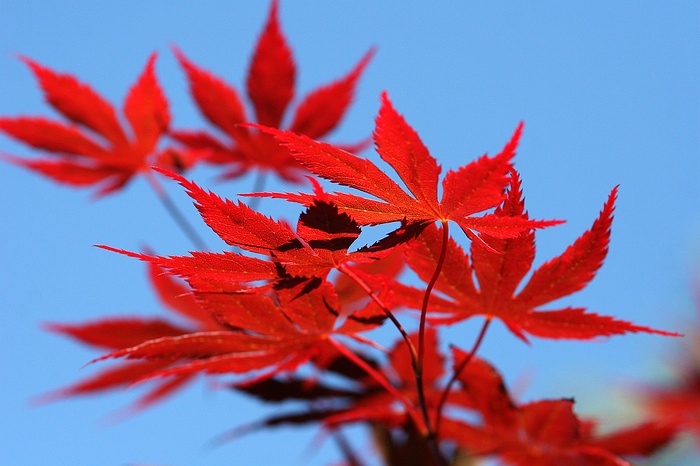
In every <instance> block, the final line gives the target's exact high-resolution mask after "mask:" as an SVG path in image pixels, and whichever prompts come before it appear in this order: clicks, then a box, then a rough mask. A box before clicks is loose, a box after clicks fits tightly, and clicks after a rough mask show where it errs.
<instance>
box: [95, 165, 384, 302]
mask: <svg viewBox="0 0 700 466" xmlns="http://www.w3.org/2000/svg"><path fill="white" fill-rule="evenodd" d="M161 172H162V173H166V174H168V175H169V176H171V177H172V178H173V179H175V180H177V181H178V182H179V183H180V184H181V185H182V186H183V187H185V188H186V189H187V193H188V194H189V195H190V197H191V198H192V199H194V201H195V206H196V207H197V209H198V210H199V212H200V214H201V216H202V218H203V219H204V221H205V223H206V224H207V225H209V227H210V228H211V229H212V230H214V232H215V233H216V234H217V235H219V237H220V238H221V239H222V240H223V241H224V242H226V243H227V244H228V245H230V246H235V247H239V248H241V249H243V250H246V251H249V252H253V253H258V254H264V255H267V256H268V259H261V258H257V257H249V256H245V255H242V254H238V253H234V252H228V251H225V252H222V253H203V252H192V253H191V255H190V256H173V257H163V256H153V255H150V254H141V253H134V252H129V251H124V250H120V249H115V248H111V247H108V246H101V247H102V248H104V249H107V250H111V251H116V252H119V253H122V254H125V255H128V256H131V257H136V258H138V259H141V260H145V261H149V262H152V263H154V264H157V265H158V266H159V267H163V268H165V269H167V270H169V271H170V272H172V273H175V274H177V275H179V276H180V277H182V278H185V279H186V280H187V281H188V282H189V283H190V285H191V286H192V287H193V288H195V289H197V290H199V291H210V292H243V291H242V289H243V288H242V287H245V284H250V283H252V282H259V281H265V282H266V283H265V284H263V285H260V286H259V287H258V288H257V289H256V290H257V291H258V292H264V291H268V290H269V289H270V287H271V286H273V285H274V286H278V287H282V286H286V284H287V283H291V284H293V285H294V284H298V283H299V280H302V281H304V280H306V281H307V282H309V283H308V284H309V285H310V286H313V285H315V284H318V283H320V282H319V279H325V278H326V277H327V275H328V273H329V272H330V271H331V270H333V269H339V270H340V269H343V268H344V267H345V266H346V265H347V264H349V263H358V264H363V263H371V262H374V261H376V260H378V259H380V258H382V257H385V256H387V255H389V254H391V252H392V251H391V250H390V249H382V250H377V251H374V250H372V251H370V250H357V251H348V249H349V248H350V246H351V245H352V244H353V242H354V241H355V240H356V239H357V238H358V237H359V235H360V232H361V229H360V227H359V226H358V225H357V223H356V222H355V221H354V220H353V219H352V218H350V217H349V216H348V215H347V214H344V213H340V212H339V211H338V209H337V207H335V206H334V205H333V204H332V203H329V202H327V201H325V200H323V199H321V198H319V199H317V200H316V201H315V202H314V203H313V204H312V205H310V206H309V207H308V209H306V211H305V212H303V213H302V214H301V215H300V216H299V222H298V225H297V228H296V231H295V230H293V229H292V228H291V227H290V226H289V225H288V224H287V223H285V222H280V221H275V220H273V219H271V218H269V217H267V216H265V215H263V214H261V213H259V212H256V211H254V210H252V209H251V208H249V207H248V206H247V205H245V204H244V203H242V202H238V203H235V202H232V201H230V200H228V199H222V198H221V197H219V196H217V195H216V194H214V193H212V192H211V191H206V190H204V189H202V188H201V187H199V186H198V185H197V184H195V183H193V182H191V181H188V180H186V179H185V178H183V177H182V176H180V175H177V174H174V173H169V172H166V171H163V170H161ZM247 291H251V289H250V288H248V289H247Z"/></svg>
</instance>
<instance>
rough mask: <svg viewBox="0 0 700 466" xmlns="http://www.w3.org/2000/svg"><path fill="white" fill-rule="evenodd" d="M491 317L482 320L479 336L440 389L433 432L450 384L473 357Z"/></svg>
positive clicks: (436, 426)
mask: <svg viewBox="0 0 700 466" xmlns="http://www.w3.org/2000/svg"><path fill="white" fill-rule="evenodd" d="M491 320H492V319H491V317H490V316H489V317H487V318H486V320H485V321H484V325H482V327H481V331H480V332H479V336H478V337H477V338H476V341H475V342H474V345H473V346H472V349H471V351H469V353H468V354H467V355H466V356H465V357H464V359H462V360H461V361H460V363H459V364H457V366H456V367H455V370H454V373H453V374H452V377H450V380H449V382H447V385H446V386H445V389H444V390H443V391H442V394H441V395H440V402H439V403H438V406H437V417H436V419H435V432H436V434H437V433H438V432H439V431H440V422H441V421H442V411H443V409H444V407H445V403H446V402H447V397H448V396H449V394H450V390H452V386H453V385H454V383H455V382H456V381H457V378H458V377H459V374H461V373H462V371H463V370H464V368H465V367H467V364H469V361H471V360H472V359H474V356H475V355H476V352H477V350H478V349H479V347H480V346H481V342H482V341H484V336H485V335H486V331H487V330H488V328H489V324H491Z"/></svg>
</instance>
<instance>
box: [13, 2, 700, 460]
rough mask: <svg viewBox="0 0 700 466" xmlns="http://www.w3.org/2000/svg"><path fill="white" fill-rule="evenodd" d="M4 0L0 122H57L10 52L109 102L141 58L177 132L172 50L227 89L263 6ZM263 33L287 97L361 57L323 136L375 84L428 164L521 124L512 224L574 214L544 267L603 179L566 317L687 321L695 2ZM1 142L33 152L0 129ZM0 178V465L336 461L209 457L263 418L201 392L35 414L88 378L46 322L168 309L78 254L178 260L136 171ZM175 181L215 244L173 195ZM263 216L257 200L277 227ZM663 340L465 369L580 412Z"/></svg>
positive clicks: (295, 451)
mask: <svg viewBox="0 0 700 466" xmlns="http://www.w3.org/2000/svg"><path fill="white" fill-rule="evenodd" d="M0 3H1V5H2V6H1V10H2V13H1V14H0V114H2V115H9V116H15V115H21V114H22V115H51V114H52V111H51V110H50V109H49V108H48V107H47V105H46V104H44V103H43V101H42V97H41V95H40V93H39V92H38V89H37V86H36V83H35V81H34V79H33V77H32V75H31V74H30V72H29V71H28V70H27V69H26V67H25V66H24V65H23V64H22V63H20V62H19V61H18V60H17V59H16V58H15V54H24V55H27V56H29V57H32V58H33V59H35V60H37V61H39V62H40V63H43V64H45V65H47V66H50V67H52V68H54V69H56V70H59V71H64V72H70V73H74V74H75V75H77V76H79V77H80V79H82V80H84V81H86V82H89V83H90V84H91V85H93V87H94V88H95V89H97V90H98V91H99V92H101V93H103V95H105V96H106V97H107V98H108V99H109V100H110V101H112V102H118V103H119V104H121V101H122V99H123V97H124V95H125V93H126V90H127V89H128V87H129V86H130V85H131V84H132V83H133V81H134V80H135V78H136V76H137V75H138V74H139V73H140V71H141V69H142V68H143V65H144V63H145V61H146V59H147V57H148V55H149V54H150V53H151V52H152V51H154V50H156V51H158V52H159V53H160V57H159V60H158V64H157V71H158V75H159V78H160V80H161V82H162V84H163V86H164V88H165V90H166V92H167V95H168V97H169V99H170V102H171V106H172V107H171V110H172V113H173V115H174V125H175V127H179V128H186V127H190V128H191V127H202V126H203V125H204V123H203V120H202V118H201V117H200V116H199V115H198V113H197V111H196V109H195V107H194V105H193V103H192V101H191V99H190V98H189V96H188V93H187V87H186V82H185V80H184V76H183V73H182V72H181V70H180V69H179V68H178V66H177V64H176V62H175V60H174V57H173V56H172V53H171V52H170V50H169V45H170V44H177V45H178V46H180V47H181V48H182V49H183V50H184V51H185V52H186V53H187V54H188V56H189V57H190V58H191V59H192V60H193V61H194V62H196V63H198V64H200V65H202V66H204V67H206V68H208V69H210V70H212V71H214V72H215V73H217V74H218V75H220V76H223V77H225V78H226V79H227V80H228V81H229V82H230V83H233V84H235V85H237V86H239V88H240V87H241V85H242V84H243V80H244V76H245V72H246V70H247V65H248V60H249V58H250V55H251V51H252V49H253V45H254V43H255V41H256V39H257V36H258V33H259V32H260V30H261V28H262V25H263V22H264V20H265V17H266V15H267V10H268V4H267V2H264V1H260V2H250V1H247V2H243V1H213V2H198V3H195V2H186V1H172V0H171V1H167V2H166V1H147V2H143V1H119V2H87V1H62V2H47V1H32V0H24V1H19V0H14V1H13V0H9V1H8V0H4V1H2V2H0ZM281 18H282V25H283V29H284V32H285V33H286V35H287V37H288V38H289V41H290V43H291V45H292V47H293V49H294V54H295V58H296V60H297V63H298V65H299V74H298V82H299V87H300V90H301V91H300V94H304V93H305V92H306V91H308V90H310V89H312V88H314V87H315V86H317V85H319V84H322V83H326V82H329V81H330V80H332V79H334V78H336V77H338V76H340V75H342V74H344V73H345V72H347V71H348V70H349V69H350V68H351V67H352V66H353V65H354V64H355V63H356V61H357V60H358V59H359V58H360V57H361V56H362V54H364V53H365V51H366V50H367V49H368V48H369V47H370V46H372V45H376V46H377V47H378V54H377V56H376V57H375V59H374V60H373V62H372V63H371V65H370V66H369V68H368V69H367V72H366V74H365V76H364V77H363V79H362V81H361V83H360V86H359V88H358V94H357V96H356V99H355V104H354V106H353V107H352V109H351V111H350V112H349V114H348V117H347V119H346V120H345V122H344V124H343V126H342V127H341V129H340V130H338V131H337V132H336V133H334V134H333V139H334V140H337V141H350V140H357V139H360V138H362V137H365V136H366V135H368V134H369V133H370V132H371V130H372V126H373V123H372V121H373V118H374V116H375V114H376V112H377V110H378V108H379V94H380V92H381V91H382V90H384V89H387V90H388V91H389V93H390V97H391V99H392V101H393V102H394V104H395V106H396V107H397V109H398V110H399V111H400V112H401V113H403V114H404V115H405V117H406V119H407V120H408V121H409V123H410V124H411V125H413V126H414V128H415V129H416V130H417V131H418V132H419V134H420V135H421V137H422V138H423V140H424V142H425V143H426V144H427V146H428V147H429V148H430V149H431V152H432V154H433V155H434V156H435V157H436V158H438V160H439V161H440V163H442V164H443V167H444V168H445V169H447V168H455V167H457V166H460V165H462V164H464V163H466V162H468V161H469V160H471V159H473V158H474V157H476V156H478V155H481V154H482V153H484V152H490V153H493V152H495V151H497V150H499V149H500V148H501V147H502V145H503V144H504V143H505V142H506V140H507V138H508V137H509V136H510V135H511V133H512V131H513V129H514V128H515V126H516V125H517V123H518V121H520V120H524V121H525V123H526V125H525V133H524V136H523V139H522V144H521V146H520V149H519V154H518V157H517V162H516V164H517V167H518V169H519V170H520V171H521V173H522V176H523V181H524V189H525V195H526V197H527V203H528V206H529V210H530V212H531V214H532V215H533V216H535V217H538V218H564V219H566V220H568V223H567V224H566V225H563V226H559V227H556V228H554V229H551V230H549V231H547V232H543V233H541V234H540V236H539V237H538V238H539V239H538V257H537V262H538V263H540V262H542V261H543V260H546V259H548V258H550V257H552V256H553V255H556V254H559V253H561V252H562V251H563V250H564V248H565V247H566V245H568V244H569V243H571V242H572V241H573V240H574V239H575V238H576V237H577V236H578V235H579V234H580V233H581V232H583V231H584V230H585V229H586V228H588V227H589V226H590V224H591V223H592V221H593V219H594V218H595V217H596V215H597V213H598V211H599V209H600V208H601V206H602V204H603V202H604V200H605V199H606V197H607V195H608V193H609V191H610V189H611V188H612V187H613V186H615V185H617V184H620V185H621V188H620V197H619V203H618V208H617V211H616V218H615V222H614V225H613V235H612V245H611V252H610V254H609V256H608V259H607V261H606V264H605V265H604V267H603V269H602V270H601V272H600V273H599V275H598V277H597V278H596V280H595V281H594V282H593V284H592V285H591V286H590V287H589V288H588V289H586V290H585V291H584V292H581V293H579V294H577V295H575V296H574V297H572V298H571V299H567V300H566V303H567V304H574V305H577V306H587V307H588V308H590V309H591V310H593V311H596V312H600V313H604V314H611V315H614V316H616V317H618V318H622V319H628V320H633V321H635V322H636V323H639V324H641V325H649V326H653V327H657V328H664V329H668V330H677V331H684V330H686V329H687V325H686V324H685V322H686V321H688V320H690V319H692V318H693V317H694V311H693V308H692V305H691V300H690V298H689V295H690V291H689V284H690V282H691V280H692V277H693V274H695V275H698V270H700V267H698V265H699V264H700V208H698V202H699V201H700V193H699V190H698V175H700V170H699V169H700V156H699V154H698V148H699V147H700V89H699V83H700V62H699V59H700V27H699V25H700V5H699V4H698V3H697V2H695V1H692V0H689V1H677V0H672V1H668V2H633V3H632V2H607V1H588V2H559V1H542V2H515V1H499V2H487V1H479V2H458V1H451V2H430V4H429V3H428V2H406V1H398V0H393V1H383V2H370V1H364V2H356V1H347V0H345V1H334V2H322V1H296V2H293V1H289V0H288V1H283V2H282V6H281ZM0 150H1V151H3V152H6V153H13V154H18V155H31V151H29V150H28V149H26V148H25V147H23V146H20V145H18V144H15V143H13V141H11V140H10V139H8V138H4V137H0ZM367 155H368V156H369V157H375V159H376V154H374V153H373V152H371V151H369V152H368V153H367ZM191 177H192V178H194V179H196V180H197V181H199V182H200V183H201V184H203V185H205V186H208V187H212V188H213V189H215V190H216V191H217V192H218V193H220V194H222V195H226V196H233V195H235V193H238V192H245V191H247V190H249V189H250V187H251V183H252V182H251V180H249V179H246V180H242V181H241V182H240V183H237V184H219V185H215V184H214V183H213V181H212V172H210V171H207V170H196V171H194V172H193V173H192V174H191ZM0 180H1V183H0V210H1V211H2V219H3V220H2V230H1V231H2V244H3V247H2V248H0V264H2V265H1V267H2V268H1V270H2V271H1V272H0V279H1V281H0V303H2V309H3V316H4V318H3V324H2V325H0V373H1V374H2V379H3V383H2V384H1V385H0V413H2V415H1V416H0V417H1V420H0V438H1V439H2V441H0V463H2V464H3V465H48V464H51V465H70V466H83V465H85V466H96V465H100V466H103V465H104V466H107V465H110V466H111V465H119V466H122V465H127V464H144V465H146V464H148V465H155V464H157V465H166V466H185V465H211V466H218V465H231V464H240V465H266V464H292V465H294V464H296V465H302V464H311V465H321V464H329V463H330V462H331V460H333V459H338V458H339V455H338V453H337V451H336V449H335V447H334V446H333V445H332V444H331V443H330V442H326V443H325V444H323V445H324V446H323V447H322V448H321V449H320V451H319V452H318V453H315V454H313V455H309V454H308V452H309V448H310V447H309V445H310V444H311V442H312V440H313V438H314V432H315V430H314V429H294V430H287V429H278V430H276V431H270V432H266V433H260V434H255V435H252V436H249V437H245V438H243V439H241V440H239V441H237V442H235V443H233V444H231V445H227V446H224V447H222V448H219V449H215V450H208V449H207V448H205V447H204V445H205V444H206V442H207V441H208V440H210V439H211V438H212V437H214V436H216V435H217V434H219V433H221V432H223V431H225V430H227V429H229V428H231V427H233V426H236V425H238V424H241V423H245V422H249V421H253V420H256V419H258V418H259V417H261V416H263V415H264V414H265V413H271V412H272V410H271V409H269V408H266V407H262V406H260V405H258V404H257V403H255V402H252V401H250V400H247V399H245V398H242V397H240V396H238V395H234V394H230V393H227V392H226V391H214V390H210V389H209V387H208V385H207V383H206V381H203V380H200V381H199V383H197V384H195V385H194V386H192V387H190V388H189V389H188V390H187V391H186V392H185V393H181V394H179V395H178V396H176V397H175V398H174V399H171V400H169V401H168V402H166V403H163V404H161V405H159V406H158V407H156V408H154V409H152V410H150V411H148V412H146V413H143V414H141V415H138V416H136V417H135V418H132V419H129V420H127V421H125V422H121V423H118V424H116V425H109V426H105V424H104V423H103V422H101V420H103V419H104V417H105V416H106V415H108V414H109V413H112V412H114V411H116V410H118V409H119V408H120V407H122V406H125V405H126V404H128V403H129V402H130V401H131V400H133V399H134V398H135V396H136V395H137V394H138V393H140V392H139V389H133V390H130V391H128V392H125V393H121V394H116V395H110V396H103V397H97V398H90V399H74V400H68V401H64V402H58V403H55V404H51V405H47V406H41V407H31V406H30V405H29V399H30V398H31V397H32V396H35V395H38V394H41V393H43V392H45V391H48V390H50V389H52V388H56V387H59V386H62V385H65V384H68V383H70V382H72V381H74V380H76V379H77V378H78V377H81V376H85V375H87V374H89V373H92V372H91V370H93V369H94V368H86V369H83V370H81V369H80V368H81V366H82V365H83V364H84V363H85V362H87V361H88V360H90V359H91V358H92V357H94V356H95V353H94V352H91V351H88V350H85V349H83V348H81V347H79V346H78V345H76V344H74V343H73V342H71V341H69V340H67V339H64V338H61V337H58V336H55V335H52V334H48V333H45V332H43V331H42V330H40V327H39V325H40V323H41V322H44V321H62V322H64V321H69V322H79V321H84V320H89V319H94V318H97V317H101V316H108V315H119V314H127V313H128V314H143V315H163V313H162V310H160V309H159V306H158V303H157V302H156V301H155V298H154V296H153V294H152V293H151V291H150V289H149V287H148V284H147V282H146V281H145V275H144V268H143V265H142V264H141V263H139V262H138V261H136V260H130V259H128V258H125V257H122V256H119V255H117V254H112V253H108V252H106V251H103V250H99V249H96V248H94V247H92V245H93V244H98V243H99V244H108V245H113V246H116V247H123V248H127V249H132V250H134V249H138V248H139V247H140V246H141V245H142V244H144V243H147V244H150V245H152V246H153V247H155V248H157V249H158V251H159V252H162V253H169V254H178V253H184V252H185V251H186V250H187V249H189V248H190V245H189V243H188V242H187V240H186V238H184V236H183V235H182V234H181V233H180V232H179V231H178V230H177V229H176V228H175V226H174V224H173V223H172V221H171V220H170V218H169V217H168V216H167V215H166V213H165V212H164V210H163V209H162V207H161V206H160V205H159V203H158V201H157V200H156V199H155V198H154V196H153V195H152V193H151V191H150V189H149V187H148V186H147V184H146V183H145V182H144V181H142V180H138V181H136V182H135V183H133V184H132V185H130V186H129V188H128V189H127V190H126V191H125V192H122V193H119V194H118V195H116V196H112V197H109V198H106V199H102V200H99V201H92V200H90V198H89V194H88V192H87V191H84V190H72V189H69V188H66V187H62V186H58V185H56V184H53V183H52V182H50V181H47V180H46V179H43V178H41V177H39V176H36V175H34V174H30V173H28V172H26V171H24V170H22V169H19V168H16V167H13V166H9V165H7V164H2V165H0ZM275 188H282V186H275ZM169 190H170V192H171V193H172V194H173V196H174V197H175V198H176V199H177V202H179V203H180V205H182V206H183V209H186V212H187V215H188V216H189V217H190V218H192V219H193V221H194V222H195V223H197V225H198V228H199V229H200V231H202V234H205V235H207V238H208V239H209V241H210V243H211V244H216V243H215V242H214V240H213V237H212V236H211V235H209V234H208V232H207V231H206V228H205V227H204V225H203V224H202V223H201V222H197V218H196V214H195V212H194V211H193V209H191V208H189V205H188V203H187V199H185V197H184V196H182V193H181V191H180V190H179V189H177V187H175V186H169ZM281 207H283V206H281V205H280V204H277V203H274V202H272V201H265V202H264V203H263V204H262V209H263V210H264V211H266V212H267V213H269V214H272V215H278V214H279V213H280V212H281ZM217 247H218V246H217ZM476 324H477V323H476V322H474V323H472V324H470V325H466V326H463V327H460V328H459V329H453V330H451V331H450V332H449V333H448V335H447V339H448V340H449V341H452V342H454V343H457V344H459V345H461V346H464V347H467V346H469V345H471V342H472V341H473V339H474V337H475V333H476V328H477V327H476ZM671 340H672V339H665V338H663V337H658V336H646V335H630V336H624V337H617V338H613V339H610V340H607V341H603V342H594V343H591V342H588V343H578V342H574V343H564V342H549V341H543V340H534V343H533V345H532V346H531V347H527V346H525V345H523V344H522V343H521V342H519V341H516V340H515V339H513V338H512V337H511V336H510V335H507V334H506V332H505V331H504V330H503V329H502V327H498V326H497V327H495V328H494V329H493V331H492V332H491V333H490V334H489V335H488V336H487V339H486V342H485V345H484V347H483V354H484V355H486V356H487V357H489V358H490V359H491V360H492V361H493V362H494V363H495V364H496V365H497V366H498V367H499V368H500V369H501V370H502V371H503V373H504V375H505V376H506V378H507V380H508V381H509V382H511V383H515V382H516V381H518V380H521V381H522V380H529V382H527V383H526V384H525V386H526V387H527V388H525V389H524V391H523V393H522V398H523V399H525V400H530V399H536V398H542V397H562V396H566V397H571V396H573V397H575V398H576V400H577V409H578V410H579V411H580V412H582V413H595V412H601V411H608V412H612V413H618V412H619V411H621V410H620V409H619V404H617V401H619V395H617V398H616V395H615V391H616V390H618V391H619V389H620V387H621V386H622V385H624V384H626V383H630V382H634V381H639V380H651V379H653V378H655V377H658V376H660V375H661V374H662V373H663V365H664V364H665V361H666V359H665V358H667V356H668V354H669V351H672V348H674V347H675V346H676V345H677V344H678V341H671ZM273 409H274V408H273ZM619 416H622V414H620V415H619ZM621 419H622V417H616V418H615V420H616V421H620V420H621ZM360 445H361V446H362V447H366V444H363V443H360ZM305 455H306V456H305Z"/></svg>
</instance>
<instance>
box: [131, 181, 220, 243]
mask: <svg viewBox="0 0 700 466" xmlns="http://www.w3.org/2000/svg"><path fill="white" fill-rule="evenodd" d="M145 177H146V180H148V183H149V184H150V185H151V187H152V188H153V191H155V193H156V197H157V198H158V200H159V201H160V202H161V203H162V204H163V206H164V207H165V210H167V211H168V214H169V215H170V217H171V218H172V219H173V220H174V221H175V223H177V226H178V227H180V230H182V232H183V233H185V236H187V237H188V238H189V239H190V241H192V244H194V246H195V247H196V248H197V249H199V250H200V251H206V250H207V249H208V248H207V246H206V244H205V243H204V240H203V239H202V237H201V236H199V234H198V233H197V231H196V230H195V229H194V227H192V225H191V224H190V223H189V222H188V221H187V219H186V218H185V216H184V215H182V212H180V210H179V209H178V208H177V206H176V205H175V203H174V202H173V200H172V199H171V198H170V196H168V193H167V192H166V191H165V189H163V186H161V184H160V183H159V182H158V180H157V179H156V178H155V177H154V176H153V175H152V174H151V173H150V172H146V176H145Z"/></svg>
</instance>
